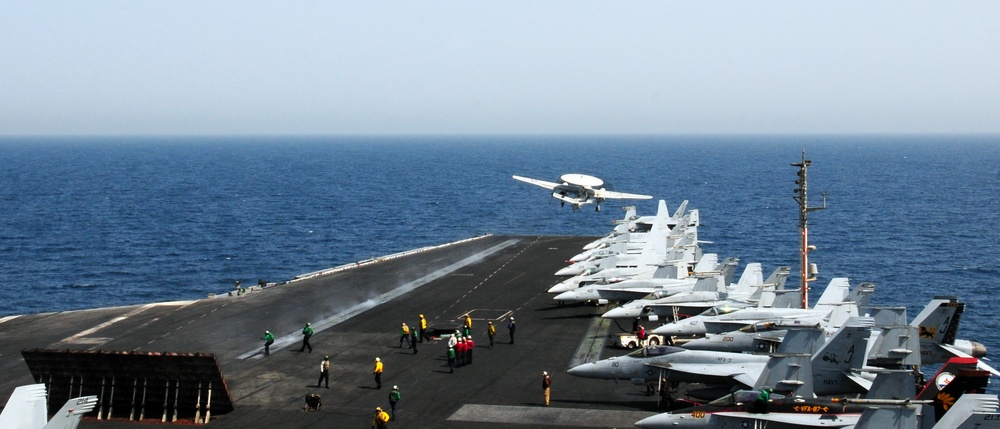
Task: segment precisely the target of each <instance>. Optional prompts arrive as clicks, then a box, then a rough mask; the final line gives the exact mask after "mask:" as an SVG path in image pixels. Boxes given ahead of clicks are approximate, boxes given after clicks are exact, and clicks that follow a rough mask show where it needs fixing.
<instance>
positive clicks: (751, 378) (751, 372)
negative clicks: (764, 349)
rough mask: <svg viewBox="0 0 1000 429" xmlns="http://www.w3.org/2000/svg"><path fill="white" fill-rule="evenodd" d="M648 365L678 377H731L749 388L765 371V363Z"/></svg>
mask: <svg viewBox="0 0 1000 429" xmlns="http://www.w3.org/2000/svg"><path fill="white" fill-rule="evenodd" d="M646 365H648V366H652V367H655V368H662V369H666V370H668V371H670V372H671V373H676V374H677V375H679V376H680V377H678V378H685V379H686V378H694V379H702V380H703V379H704V378H705V377H716V378H722V379H729V380H731V381H735V382H737V383H740V384H742V385H744V386H746V387H748V388H753V386H754V384H756V383H757V379H758V378H760V374H761V372H763V371H764V366H765V363H763V362H760V363H751V362H745V363H665V364H658V363H647V364H646ZM667 378H670V376H668V377H667Z"/></svg>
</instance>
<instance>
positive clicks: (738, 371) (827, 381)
mask: <svg viewBox="0 0 1000 429" xmlns="http://www.w3.org/2000/svg"><path fill="white" fill-rule="evenodd" d="M872 326H874V321H873V320H871V319H859V320H857V321H852V322H850V323H848V325H847V326H845V327H844V328H842V329H841V331H838V333H837V334H835V335H834V337H833V338H831V339H830V341H828V342H826V343H825V344H823V345H822V346H818V345H819V344H821V343H822V341H821V338H822V336H823V335H822V331H819V330H818V329H813V330H812V331H817V332H818V334H817V335H814V336H805V335H803V336H800V337H798V338H797V340H796V341H794V342H791V343H788V340H786V342H785V343H783V344H782V345H781V347H779V349H778V353H777V354H776V355H775V356H778V357H780V358H786V357H793V356H794V355H796V354H802V353H808V354H811V356H812V357H811V358H809V361H810V362H811V365H812V371H805V372H803V373H799V374H798V376H799V377H803V378H806V379H805V380H802V379H800V380H798V381H796V382H794V383H793V382H791V381H788V382H787V383H788V385H789V386H802V385H804V384H806V383H811V385H812V386H815V387H811V388H814V389H816V390H818V391H817V392H816V393H817V394H820V392H819V391H822V389H820V387H823V389H827V388H828V387H824V386H837V387H842V388H844V389H848V390H843V391H839V392H838V393H846V392H855V391H857V390H858V389H857V388H856V386H849V385H848V384H846V383H841V379H842V378H843V374H844V373H845V372H846V371H848V370H849V369H850V368H851V365H856V367H858V368H860V367H862V366H863V363H864V350H865V345H866V343H867V340H868V336H869V334H870V333H871V328H872ZM812 331H810V332H812ZM817 347H819V348H818V350H817ZM856 350H857V351H860V352H859V353H857V354H858V355H859V359H860V362H859V361H858V359H854V358H853V355H854V354H855V351H856ZM831 356H836V357H838V358H836V359H831ZM771 358H772V357H771V356H768V355H753V354H747V353H725V352H711V351H701V350H686V349H683V348H679V347H672V346H651V347H646V348H643V349H639V350H637V351H634V352H632V353H629V354H627V355H625V356H618V357H612V358H608V359H604V360H600V361H596V362H590V363H585V364H582V365H577V366H575V367H573V368H570V369H569V370H568V371H567V372H568V373H569V374H570V375H575V376H579V377H586V378H600V379H612V380H632V381H633V382H657V381H658V380H659V379H660V378H662V377H666V378H667V379H668V380H670V382H679V383H706V384H715V385H729V386H733V385H736V386H743V387H754V386H755V385H756V384H757V381H758V379H760V378H761V375H762V374H763V373H764V372H765V370H766V368H767V367H768V366H769V365H768V364H769V360H770V359H771ZM782 378H783V379H788V375H787V374H785V375H782ZM797 388H798V387H790V388H789V389H797ZM809 393H810V394H811V392H809ZM824 393H826V392H824Z"/></svg>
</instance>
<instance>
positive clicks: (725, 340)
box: [722, 337, 735, 343]
mask: <svg viewBox="0 0 1000 429" xmlns="http://www.w3.org/2000/svg"><path fill="white" fill-rule="evenodd" d="M733 341H735V339H734V338H733V337H722V342H724V343H729V342H733Z"/></svg>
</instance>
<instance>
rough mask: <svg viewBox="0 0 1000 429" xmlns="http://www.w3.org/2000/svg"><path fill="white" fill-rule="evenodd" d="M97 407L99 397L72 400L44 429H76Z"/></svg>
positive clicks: (67, 402)
mask: <svg viewBox="0 0 1000 429" xmlns="http://www.w3.org/2000/svg"><path fill="white" fill-rule="evenodd" d="M96 406H97V396H85V397H79V398H71V399H70V400H68V401H66V404H64V405H63V407H62V409H60V410H59V412H57V413H56V414H55V415H53V416H52V420H49V422H48V423H46V424H45V426H44V427H42V429H76V428H77V427H78V426H79V425H80V419H81V418H83V415H84V414H87V413H89V412H91V411H93V410H94V407H96Z"/></svg>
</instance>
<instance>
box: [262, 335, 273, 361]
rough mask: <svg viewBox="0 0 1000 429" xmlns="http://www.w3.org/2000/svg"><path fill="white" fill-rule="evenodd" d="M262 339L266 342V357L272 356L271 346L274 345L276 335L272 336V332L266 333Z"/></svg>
mask: <svg viewBox="0 0 1000 429" xmlns="http://www.w3.org/2000/svg"><path fill="white" fill-rule="evenodd" d="M260 339H262V340H264V356H268V355H270V354H271V344H274V335H271V331H264V336H263V337H261V338H260Z"/></svg>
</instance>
